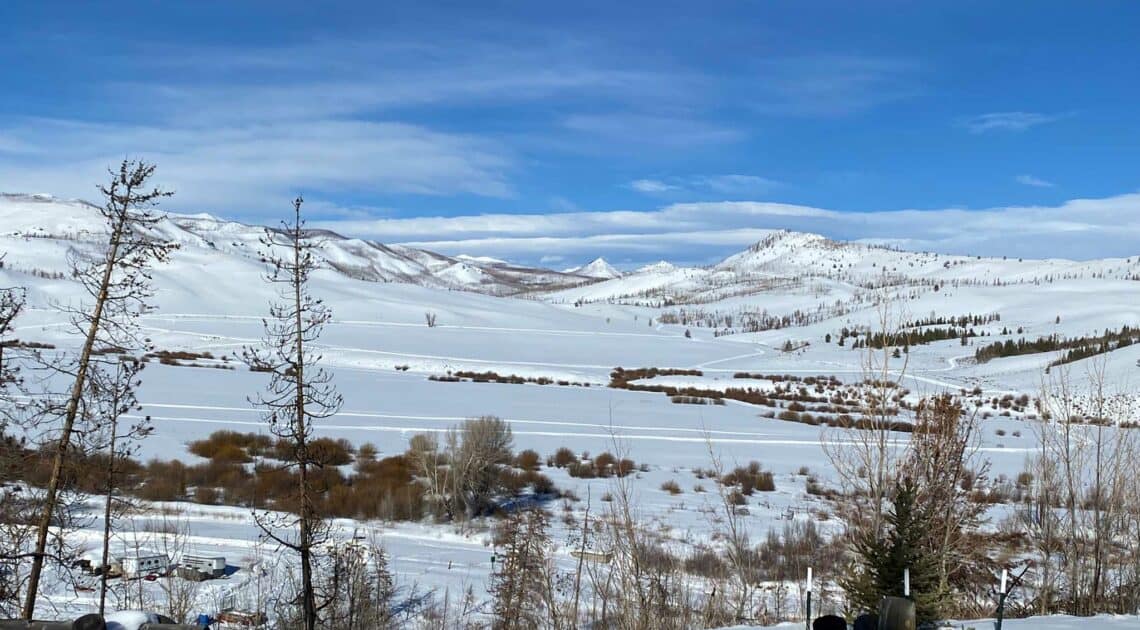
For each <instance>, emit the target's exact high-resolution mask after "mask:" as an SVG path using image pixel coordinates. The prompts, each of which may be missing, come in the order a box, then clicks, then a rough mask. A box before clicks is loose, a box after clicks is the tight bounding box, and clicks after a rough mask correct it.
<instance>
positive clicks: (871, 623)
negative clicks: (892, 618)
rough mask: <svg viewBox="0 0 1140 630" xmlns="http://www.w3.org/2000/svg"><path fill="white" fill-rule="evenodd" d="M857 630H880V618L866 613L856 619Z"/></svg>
mask: <svg viewBox="0 0 1140 630" xmlns="http://www.w3.org/2000/svg"><path fill="white" fill-rule="evenodd" d="M855 630H879V616H878V615H875V614H872V613H864V614H862V615H859V616H858V617H856V618H855Z"/></svg>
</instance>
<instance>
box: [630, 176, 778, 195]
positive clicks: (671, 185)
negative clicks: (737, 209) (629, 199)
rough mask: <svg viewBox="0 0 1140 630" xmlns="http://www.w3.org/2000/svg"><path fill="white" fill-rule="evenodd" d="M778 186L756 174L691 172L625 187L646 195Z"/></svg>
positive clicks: (754, 190) (750, 190) (727, 192)
mask: <svg viewBox="0 0 1140 630" xmlns="http://www.w3.org/2000/svg"><path fill="white" fill-rule="evenodd" d="M778 186H780V182H777V181H776V180H773V179H768V178H766V177H759V176H757V175H734V174H729V175H693V176H690V177H673V178H669V180H668V181H664V180H660V179H637V180H634V181H632V182H630V183H628V184H626V187H628V188H631V189H633V190H636V191H637V192H639V193H644V194H647V195H661V194H665V193H685V194H687V195H695V194H708V193H712V194H716V195H726V196H729V197H740V196H748V195H759V194H764V193H767V192H769V191H770V190H772V189H773V188H776V187H778Z"/></svg>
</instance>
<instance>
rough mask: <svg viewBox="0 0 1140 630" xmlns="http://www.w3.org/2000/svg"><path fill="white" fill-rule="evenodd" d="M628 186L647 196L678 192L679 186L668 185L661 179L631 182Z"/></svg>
mask: <svg viewBox="0 0 1140 630" xmlns="http://www.w3.org/2000/svg"><path fill="white" fill-rule="evenodd" d="M628 186H629V187H630V188H632V189H633V190H636V191H637V192H639V193H645V194H647V195H656V194H660V193H664V192H670V191H673V190H678V187H677V186H674V185H672V184H666V183H665V182H663V181H661V180H659V179H635V180H633V181H632V182H630V183H629V184H628Z"/></svg>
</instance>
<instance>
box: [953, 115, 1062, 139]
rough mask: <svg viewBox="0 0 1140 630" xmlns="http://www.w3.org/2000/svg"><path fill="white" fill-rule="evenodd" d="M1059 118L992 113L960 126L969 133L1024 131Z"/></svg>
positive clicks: (967, 120) (1056, 116)
mask: <svg viewBox="0 0 1140 630" xmlns="http://www.w3.org/2000/svg"><path fill="white" fill-rule="evenodd" d="M1060 119H1061V116H1060V115H1056V114H1039V113H1035V112H994V113H990V114H981V115H979V116H974V117H973V118H969V119H966V120H964V121H962V122H961V125H962V126H963V127H965V128H966V129H968V130H969V131H970V133H978V134H980V133H987V132H990V131H1025V130H1026V129H1030V128H1032V127H1036V126H1038V125H1044V124H1046V123H1051V122H1055V121H1057V120H1060Z"/></svg>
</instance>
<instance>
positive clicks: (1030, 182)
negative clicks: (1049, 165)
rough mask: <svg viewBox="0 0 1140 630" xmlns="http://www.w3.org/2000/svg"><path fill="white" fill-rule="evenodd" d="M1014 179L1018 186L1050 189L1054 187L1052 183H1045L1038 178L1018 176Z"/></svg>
mask: <svg viewBox="0 0 1140 630" xmlns="http://www.w3.org/2000/svg"><path fill="white" fill-rule="evenodd" d="M1014 179H1016V180H1017V183H1019V184H1025V185H1026V186H1035V187H1037V188H1052V187H1054V186H1055V185H1056V184H1054V183H1053V182H1050V181H1046V180H1044V179H1041V178H1040V177H1034V176H1032V175H1018V176H1017V177H1015V178H1014Z"/></svg>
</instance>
